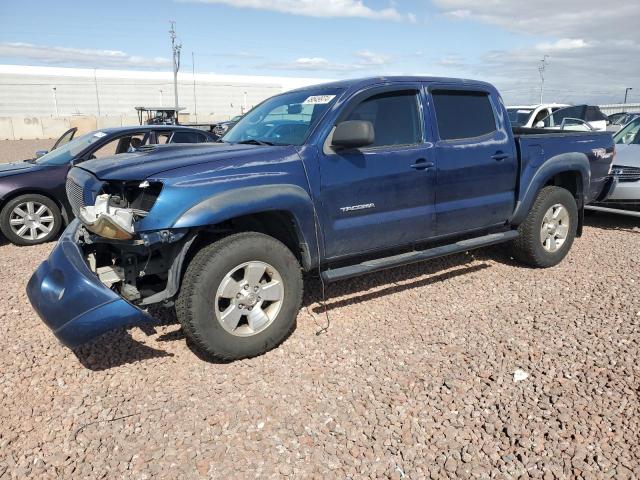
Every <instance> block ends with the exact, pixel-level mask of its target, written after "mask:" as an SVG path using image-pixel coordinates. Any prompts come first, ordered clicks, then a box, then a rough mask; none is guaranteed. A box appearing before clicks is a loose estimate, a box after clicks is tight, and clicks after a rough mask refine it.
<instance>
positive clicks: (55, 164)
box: [0, 126, 214, 245]
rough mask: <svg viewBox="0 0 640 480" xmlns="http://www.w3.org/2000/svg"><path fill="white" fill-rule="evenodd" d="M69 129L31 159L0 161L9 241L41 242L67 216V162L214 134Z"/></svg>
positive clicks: (2, 216)
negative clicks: (48, 149)
mask: <svg viewBox="0 0 640 480" xmlns="http://www.w3.org/2000/svg"><path fill="white" fill-rule="evenodd" d="M75 133H76V129H71V130H68V131H67V132H65V133H64V134H63V135H62V136H61V137H60V138H59V139H58V141H57V142H56V143H55V144H54V148H53V149H52V150H51V151H50V152H46V151H40V152H37V153H36V157H37V158H35V159H30V160H25V161H22V162H14V163H4V164H0V230H1V231H2V234H3V235H4V236H5V238H6V239H7V240H9V241H10V242H11V243H14V244H16V245H36V244H38V243H44V242H47V241H49V240H51V239H52V238H54V237H55V236H56V235H57V234H58V232H59V231H60V228H61V227H62V226H63V224H66V223H68V222H69V221H70V220H71V219H72V218H73V213H72V210H71V206H70V205H69V202H68V201H67V196H66V193H65V180H66V177H67V172H68V171H69V169H70V168H71V167H72V166H73V165H79V164H81V163H82V162H84V161H87V160H90V159H95V158H98V159H102V158H104V157H107V156H111V155H114V154H123V153H129V152H133V151H135V150H137V149H139V148H142V147H145V146H148V145H152V144H156V143H197V142H207V141H213V139H214V138H213V137H212V136H211V134H210V133H207V132H203V131H201V130H197V129H193V128H185V127H176V126H153V127H151V126H136V127H119V128H107V129H103V130H97V131H95V132H91V133H88V134H86V135H82V136H80V137H77V138H74V135H75ZM120 160H121V159H120V158H118V161H120Z"/></svg>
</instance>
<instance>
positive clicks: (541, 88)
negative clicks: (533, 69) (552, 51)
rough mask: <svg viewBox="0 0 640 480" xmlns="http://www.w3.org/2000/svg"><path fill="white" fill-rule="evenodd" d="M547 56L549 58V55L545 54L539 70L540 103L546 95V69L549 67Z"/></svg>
mask: <svg viewBox="0 0 640 480" xmlns="http://www.w3.org/2000/svg"><path fill="white" fill-rule="evenodd" d="M547 58H549V55H545V56H544V58H543V59H542V60H540V65H539V66H538V72H540V103H542V97H543V96H544V71H545V70H546V68H547Z"/></svg>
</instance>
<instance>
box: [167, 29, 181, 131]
mask: <svg viewBox="0 0 640 480" xmlns="http://www.w3.org/2000/svg"><path fill="white" fill-rule="evenodd" d="M169 23H170V24H171V29H170V30H169V37H170V38H171V52H172V55H173V94H174V97H175V104H176V105H175V107H176V113H175V115H176V116H175V123H176V124H177V123H179V122H178V70H180V50H181V49H182V44H181V43H180V42H178V41H177V39H176V22H174V21H173V20H171V21H170V22H169Z"/></svg>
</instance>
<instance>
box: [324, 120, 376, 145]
mask: <svg viewBox="0 0 640 480" xmlns="http://www.w3.org/2000/svg"><path fill="white" fill-rule="evenodd" d="M373 142H375V133H374V130H373V125H372V124H371V122H368V121H365V120H347V121H346V122H340V123H339V124H338V125H337V126H336V129H335V131H334V132H333V138H332V139H331V146H332V147H337V148H359V147H366V146H367V145H371V144H372V143H373Z"/></svg>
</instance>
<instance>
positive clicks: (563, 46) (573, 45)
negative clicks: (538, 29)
mask: <svg viewBox="0 0 640 480" xmlns="http://www.w3.org/2000/svg"><path fill="white" fill-rule="evenodd" d="M588 46H589V44H588V43H587V42H585V41H584V40H583V39H581V38H561V39H560V40H558V41H556V42H552V43H539V44H538V45H536V49H537V50H540V51H543V52H553V51H558V50H576V49H578V48H585V47H588Z"/></svg>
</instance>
